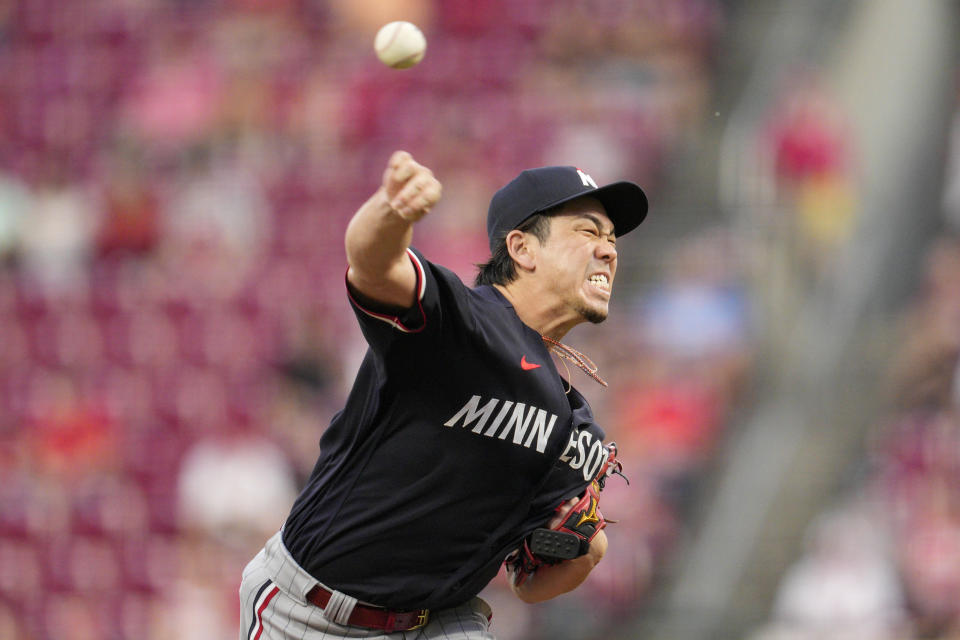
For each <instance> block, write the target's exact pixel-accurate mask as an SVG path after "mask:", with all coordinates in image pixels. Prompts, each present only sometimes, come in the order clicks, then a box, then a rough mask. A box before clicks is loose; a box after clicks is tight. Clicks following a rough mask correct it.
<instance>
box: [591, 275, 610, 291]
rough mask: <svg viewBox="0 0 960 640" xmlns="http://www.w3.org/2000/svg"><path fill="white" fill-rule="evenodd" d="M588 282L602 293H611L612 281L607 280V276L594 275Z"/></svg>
mask: <svg viewBox="0 0 960 640" xmlns="http://www.w3.org/2000/svg"><path fill="white" fill-rule="evenodd" d="M588 282H589V283H590V284H591V285H593V286H594V287H596V288H597V289H600V290H601V291H603V292H604V293H610V280H609V279H608V278H607V276H606V275H605V274H602V273H597V274H594V275H592V276H590V278H589V279H588Z"/></svg>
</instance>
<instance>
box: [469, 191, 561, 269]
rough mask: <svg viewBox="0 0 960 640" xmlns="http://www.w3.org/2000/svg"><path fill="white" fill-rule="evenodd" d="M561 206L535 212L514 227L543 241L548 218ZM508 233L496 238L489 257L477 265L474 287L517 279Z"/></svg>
mask: <svg viewBox="0 0 960 640" xmlns="http://www.w3.org/2000/svg"><path fill="white" fill-rule="evenodd" d="M563 207H564V205H558V206H555V207H550V208H549V209H545V210H544V211H541V212H540V213H535V214H533V215H532V216H530V217H529V218H527V219H526V220H524V221H523V222H521V223H520V225H519V226H518V227H517V228H516V229H517V230H518V231H523V232H524V233H530V234H533V236H534V237H535V238H536V239H537V240H539V241H540V242H541V243H542V242H545V241H546V239H547V237H548V236H549V235H550V221H549V218H550V217H552V216H554V215H556V214H557V213H559V212H560V211H561V210H562V209H563ZM511 231H512V229H511ZM509 234H510V231H507V232H506V233H504V234H503V235H501V236H500V237H499V238H497V239H496V242H495V243H494V247H493V253H492V254H491V256H490V259H489V260H488V261H487V262H484V263H483V264H478V265H477V269H478V271H477V277H476V279H475V280H474V281H473V285H474V286H475V287H479V286H480V285H482V284H489V285H494V284H501V285H502V284H509V283H511V282H513V281H514V280H516V279H517V265H516V263H515V262H514V261H513V258H511V257H510V251H509V250H508V249H507V236H508V235H509Z"/></svg>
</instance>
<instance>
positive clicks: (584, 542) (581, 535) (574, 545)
mask: <svg viewBox="0 0 960 640" xmlns="http://www.w3.org/2000/svg"><path fill="white" fill-rule="evenodd" d="M606 449H607V460H606V462H605V463H604V464H603V465H602V466H601V468H600V471H599V472H598V473H597V476H596V477H595V478H594V479H593V480H592V481H591V482H590V484H589V485H587V488H586V489H585V490H584V492H583V495H581V496H580V498H579V499H578V500H577V502H576V503H575V504H574V505H573V506H572V507H570V509H569V511H567V512H566V514H565V515H563V516H562V517H560V519H559V520H558V521H556V522H553V521H551V522H552V526H550V527H540V528H538V529H535V530H534V531H533V533H531V534H530V535H529V536H527V537H526V538H525V539H524V541H523V543H522V544H521V545H520V547H519V548H517V549H516V550H515V551H514V552H512V553H511V554H510V555H509V556H507V559H506V560H505V563H506V566H507V570H508V571H509V572H510V573H511V574H512V576H513V583H514V585H515V586H520V585H521V584H523V583H524V582H525V581H526V580H527V578H529V577H530V576H531V575H533V574H534V573H536V571H537V569H539V568H540V567H541V566H543V565H545V564H547V565H552V564H559V563H560V562H563V561H565V560H572V559H574V558H579V557H580V556H583V555H586V553H587V552H588V551H589V550H590V542H591V541H592V540H593V539H594V538H595V537H596V535H597V534H598V533H599V532H600V531H601V530H602V529H603V528H604V527H606V526H607V522H608V520H607V519H606V518H604V517H603V513H601V512H600V508H599V505H600V492H601V491H602V490H603V488H604V486H605V485H606V481H607V478H609V477H610V476H612V475H620V476H622V477H623V478H624V479H626V476H624V475H623V473H622V470H623V465H622V464H620V461H619V460H617V445H616V443H614V442H611V443H610V444H608V445H606ZM628 482H629V481H628ZM566 504H567V503H566V502H564V503H563V504H560V505H559V506H557V509H556V512H557V514H558V515H559V514H561V513H562V512H563V509H564V507H565V506H566ZM554 520H557V519H556V518H554ZM609 522H615V520H610V521H609Z"/></svg>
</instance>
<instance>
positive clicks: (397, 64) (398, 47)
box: [373, 20, 427, 69]
mask: <svg viewBox="0 0 960 640" xmlns="http://www.w3.org/2000/svg"><path fill="white" fill-rule="evenodd" d="M373 50H374V51H376V52H377V57H378V58H380V62H382V63H383V64H385V65H387V66H388V67H393V68H394V69H407V68H409V67H412V66H413V65H415V64H417V63H418V62H420V61H421V60H423V54H424V53H426V51H427V39H426V38H425V37H424V36H423V32H422V31H420V29H419V28H418V27H417V25H415V24H413V23H412V22H404V21H402V20H401V21H397V22H389V23H387V24H385V25H383V26H382V27H380V30H379V31H377V37H376V38H374V39H373Z"/></svg>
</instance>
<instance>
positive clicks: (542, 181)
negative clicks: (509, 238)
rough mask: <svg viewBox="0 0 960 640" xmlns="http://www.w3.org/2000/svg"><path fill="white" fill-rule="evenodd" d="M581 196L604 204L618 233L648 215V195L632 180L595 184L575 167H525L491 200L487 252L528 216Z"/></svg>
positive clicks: (620, 234) (631, 226)
mask: <svg viewBox="0 0 960 640" xmlns="http://www.w3.org/2000/svg"><path fill="white" fill-rule="evenodd" d="M582 196H591V197H593V198H596V199H597V200H599V201H600V203H601V204H603V206H604V208H605V209H606V210H607V216H608V217H609V218H610V221H611V222H613V229H614V233H616V235H618V236H622V235H623V234H625V233H627V232H628V231H632V230H633V229H634V228H636V226H637V225H638V224H640V223H641V222H643V219H644V218H646V217H647V196H646V194H644V193H643V190H642V189H641V188H640V186H639V185H636V184H634V183H632V182H613V183H610V184H608V185H605V186H602V187H598V186H597V183H596V182H594V181H593V178H591V177H590V176H589V175H587V174H586V173H584V172H583V171H581V170H580V169H578V168H576V167H540V168H538V169H527V170H526V171H523V172H521V173H520V175H518V176H517V177H516V178H514V179H513V180H511V181H510V182H509V183H507V184H506V185H505V186H504V187H502V188H501V189H500V190H499V191H497V192H496V193H495V194H493V198H492V199H491V200H490V208H489V210H488V211H487V237H488V238H489V240H490V251H491V252H493V250H494V248H495V247H494V242H495V241H496V240H498V239H499V238H501V237H503V236H505V235H506V234H507V233H509V232H510V231H511V230H512V229H516V228H517V227H518V226H520V224H521V223H522V222H523V221H524V220H526V219H527V218H529V217H530V216H532V215H534V214H537V213H540V212H542V211H545V210H547V209H549V208H551V207H555V206H557V205H561V204H563V203H565V202H569V201H570V200H573V199H575V198H579V197H582Z"/></svg>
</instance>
